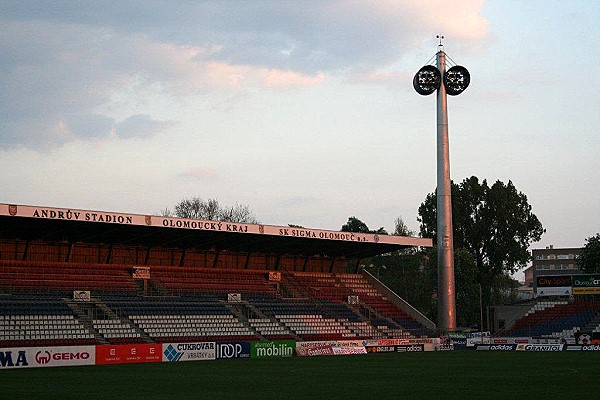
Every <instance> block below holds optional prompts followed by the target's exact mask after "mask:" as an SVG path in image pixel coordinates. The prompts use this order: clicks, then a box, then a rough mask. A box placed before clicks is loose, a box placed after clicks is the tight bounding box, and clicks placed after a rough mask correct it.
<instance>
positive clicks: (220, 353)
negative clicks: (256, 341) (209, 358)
mask: <svg viewBox="0 0 600 400" xmlns="http://www.w3.org/2000/svg"><path fill="white" fill-rule="evenodd" d="M216 347H217V349H216V350H217V358H218V359H222V358H250V342H224V343H217V344H216Z"/></svg>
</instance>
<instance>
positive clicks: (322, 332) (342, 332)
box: [275, 314, 357, 340]
mask: <svg viewBox="0 0 600 400" xmlns="http://www.w3.org/2000/svg"><path fill="white" fill-rule="evenodd" d="M275 318H277V320H279V321H281V323H283V324H284V325H285V326H287V327H288V328H289V329H290V330H292V331H293V332H295V333H296V334H297V335H298V336H300V337H302V338H304V339H305V340H335V339H340V338H341V339H355V338H356V337H357V335H356V334H355V333H354V332H352V331H350V330H349V329H348V328H346V327H345V326H343V325H342V324H341V322H340V321H338V320H336V319H335V318H324V317H323V316H322V315H319V314H298V315H276V316H275Z"/></svg>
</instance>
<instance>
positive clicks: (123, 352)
mask: <svg viewBox="0 0 600 400" xmlns="http://www.w3.org/2000/svg"><path fill="white" fill-rule="evenodd" d="M161 353H162V344H156V343H152V344H118V345H110V344H107V345H98V346H96V364H99V365H100V364H128V363H146V362H161V361H162V359H163V358H162V354H161Z"/></svg>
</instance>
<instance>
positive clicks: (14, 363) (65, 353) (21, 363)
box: [0, 346, 96, 368]
mask: <svg viewBox="0 0 600 400" xmlns="http://www.w3.org/2000/svg"><path fill="white" fill-rule="evenodd" d="M95 361H96V348H95V346H56V347H27V348H7V349H0V368H35V367H61V366H73V365H93V364H95Z"/></svg>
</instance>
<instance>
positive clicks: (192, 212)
mask: <svg viewBox="0 0 600 400" xmlns="http://www.w3.org/2000/svg"><path fill="white" fill-rule="evenodd" d="M162 215H164V216H177V217H180V218H190V219H204V220H208V221H227V222H245V223H249V224H257V223H258V221H257V220H256V218H255V217H254V214H253V213H252V211H251V210H250V208H249V207H248V206H247V205H243V204H239V203H235V205H233V206H222V205H221V204H220V203H219V201H218V200H217V199H208V200H202V199H201V198H199V197H191V198H188V199H183V200H181V201H180V202H179V203H177V204H176V205H175V211H174V212H173V211H171V210H169V209H168V208H167V209H165V210H163V211H162Z"/></svg>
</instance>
